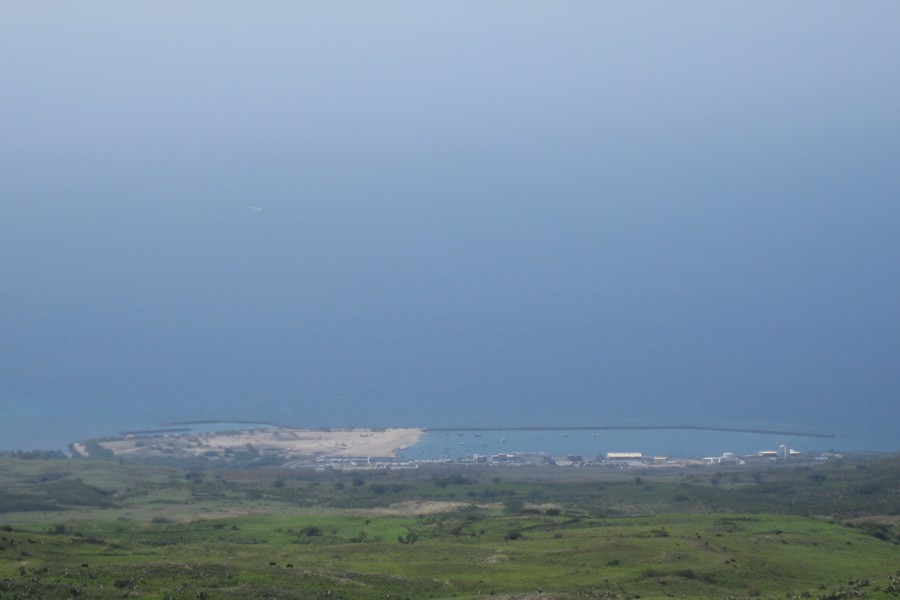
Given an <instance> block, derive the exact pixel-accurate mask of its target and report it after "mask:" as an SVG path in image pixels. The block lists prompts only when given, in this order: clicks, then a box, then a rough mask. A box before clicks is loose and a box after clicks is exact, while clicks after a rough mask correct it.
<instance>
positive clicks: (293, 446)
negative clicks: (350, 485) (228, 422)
mask: <svg viewBox="0 0 900 600" xmlns="http://www.w3.org/2000/svg"><path fill="white" fill-rule="evenodd" d="M213 423H219V421H214V422H213ZM244 424H246V422H244ZM424 434H425V430H424V429H414V428H396V429H355V428H354V429H327V430H326V429H288V428H281V427H279V428H273V427H271V426H269V427H267V428H262V429H240V430H231V431H218V432H209V433H203V432H192V433H177V434H165V433H163V434H151V435H138V434H131V435H127V436H125V437H123V438H118V439H114V440H100V441H97V442H96V443H97V445H98V446H100V447H101V448H102V449H103V450H104V451H107V452H110V453H112V454H113V455H114V456H121V457H125V456H127V457H136V458H137V457H167V458H199V457H210V458H216V457H219V458H227V457H231V456H236V455H243V456H247V455H251V456H252V455H256V456H262V455H270V456H277V457H278V458H279V459H281V460H285V461H291V460H299V459H307V460H310V459H312V460H317V459H324V458H373V457H377V458H395V457H396V456H397V454H398V453H399V452H400V451H402V450H405V449H406V448H408V447H410V446H412V445H413V444H415V443H416V442H417V441H419V439H420V438H421V437H422V436H423V435H424ZM71 448H72V451H73V452H76V453H78V454H80V455H82V456H88V455H89V453H90V451H89V449H88V447H87V445H86V444H85V443H84V442H76V443H74V444H72V445H71Z"/></svg>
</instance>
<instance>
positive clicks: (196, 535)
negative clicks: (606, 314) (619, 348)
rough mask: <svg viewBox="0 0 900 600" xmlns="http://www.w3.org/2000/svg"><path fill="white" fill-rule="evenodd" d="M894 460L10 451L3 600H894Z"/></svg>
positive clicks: (899, 529)
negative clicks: (417, 462) (420, 462)
mask: <svg viewBox="0 0 900 600" xmlns="http://www.w3.org/2000/svg"><path fill="white" fill-rule="evenodd" d="M898 515H900V459H898V458H897V457H888V458H881V459H867V460H856V461H851V460H845V461H840V462H835V463H831V464H825V465H816V466H815V467H811V466H796V467H790V466H786V467H777V468H774V467H769V468H767V467H758V468H753V469H751V468H732V469H702V470H690V469H686V470H682V471H678V472H666V473H662V474H660V473H655V472H651V471H645V472H633V471H621V470H612V471H610V470H605V469H595V470H590V469H558V468H534V469H515V468H487V467H472V468H466V469H459V468H446V469H433V470H425V469H419V470H415V471H390V472H388V471H378V472H350V473H341V472H322V473H316V472H310V471H298V470H279V469H246V470H240V471H196V470H194V471H183V470H179V469H177V468H172V467H162V466H152V465H142V464H130V463H127V462H105V461H99V460H98V461H93V460H91V461H88V460H65V459H53V460H41V459H36V460H23V459H20V458H12V457H0V598H42V599H43V598H46V599H48V600H52V599H56V598H60V599H63V598H76V597H77V598H98V599H102V598H148V599H149V598H155V599H164V598H192V599H197V598H209V599H212V598H222V599H234V598H346V599H368V598H394V599H396V598H411V599H418V598H492V597H493V598H529V599H569V598H622V599H626V598H672V597H676V598H717V599H724V598H779V599H782V598H824V599H837V598H864V597H868V598H876V599H877V598H897V597H898V596H900V545H898V543H900V518H898Z"/></svg>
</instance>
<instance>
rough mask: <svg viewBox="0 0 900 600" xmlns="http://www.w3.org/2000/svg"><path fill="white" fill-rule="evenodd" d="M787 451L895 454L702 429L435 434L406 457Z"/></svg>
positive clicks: (841, 440)
mask: <svg viewBox="0 0 900 600" xmlns="http://www.w3.org/2000/svg"><path fill="white" fill-rule="evenodd" d="M782 444H784V445H786V446H788V447H789V448H791V449H793V450H797V451H800V452H816V451H827V450H841V451H872V450H876V451H877V450H880V451H891V450H896V447H895V446H892V445H891V444H890V442H889V441H888V440H875V439H872V438H856V437H853V436H848V435H836V436H835V437H812V436H805V435H792V434H784V433H756V432H741V431H716V430H703V429H678V428H675V429H655V428H654V429H597V430H583V429H576V430H558V429H552V430H528V431H520V430H515V431H509V430H492V431H478V432H473V431H432V432H428V433H427V434H426V435H425V436H423V438H422V439H421V440H420V441H419V442H418V443H417V444H415V445H414V446H411V447H410V448H408V449H406V450H405V451H404V452H403V453H402V455H403V456H406V457H409V458H414V459H433V458H444V459H459V458H463V457H466V456H472V455H474V454H480V455H488V456H489V455H493V454H500V453H508V452H537V453H544V454H547V455H549V456H552V457H565V456H567V455H580V456H582V457H583V458H584V459H585V460H588V459H592V458H595V457H597V456H599V455H601V454H606V453H607V452H641V453H643V454H644V455H645V456H674V457H698V458H699V457H705V456H721V455H722V454H724V453H725V452H732V453H734V454H736V455H747V454H756V453H757V452H760V451H763V450H777V449H778V447H779V446H780V445H782Z"/></svg>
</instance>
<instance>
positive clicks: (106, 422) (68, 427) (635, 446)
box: [0, 402, 900, 459]
mask: <svg viewBox="0 0 900 600" xmlns="http://www.w3.org/2000/svg"><path fill="white" fill-rule="evenodd" d="M0 411H2V415H3V419H2V420H0V450H32V449H60V450H65V449H67V448H68V446H69V445H70V444H71V443H73V442H75V441H79V440H85V439H90V438H97V437H113V436H116V435H119V434H121V433H122V432H125V431H135V430H153V429H173V428H174V429H182V428H186V429H189V430H191V431H226V430H237V429H243V428H258V427H267V426H273V425H282V426H289V427H370V426H371V427H385V426H387V427H390V426H399V427H416V426H421V425H422V424H417V423H412V422H399V423H385V422H383V421H379V422H375V423H365V422H360V420H359V419H354V420H353V421H352V422H338V421H337V420H336V419H335V420H332V421H331V422H321V421H317V422H313V423H310V422H303V421H302V420H301V419H291V418H290V415H289V414H285V413H284V412H278V411H272V412H273V413H274V414H267V413H266V412H265V411H256V412H255V414H253V415H247V414H246V413H238V414H240V415H242V416H244V418H238V419H229V420H223V419H216V418H214V416H212V415H208V414H207V413H204V412H202V411H197V410H196V409H195V408H194V409H192V408H185V409H184V410H183V411H181V412H180V411H179V410H177V409H176V408H175V407H170V408H169V409H166V410H163V411H161V412H162V413H163V414H162V415H161V414H160V411H159V406H146V405H142V404H138V405H135V406H130V405H121V406H120V407H119V409H109V410H94V411H81V410H80V409H79V408H78V407H77V406H72V407H70V408H69V409H68V410H66V409H65V408H56V409H55V410H51V408H50V407H48V406H46V405H42V404H32V403H27V402H18V403H17V402H4V403H0ZM180 416H181V417H183V419H179V417H180ZM161 417H164V418H161ZM207 417H209V418H208V419H207ZM269 417H271V418H269ZM482 418H484V415H482ZM203 419H206V420H203ZM429 425H431V424H424V426H426V427H427V426H429ZM514 425H516V426H520V425H521V423H515V424H514ZM569 425H571V426H576V424H575V423H569ZM577 425H578V427H579V429H568V430H567V429H563V428H559V427H554V428H553V429H545V430H509V429H500V428H498V429H496V430H483V431H469V430H448V431H443V430H441V431H428V432H427V433H426V434H425V435H424V436H423V437H422V438H421V440H420V441H419V442H418V443H417V444H415V445H413V446H411V447H410V448H408V449H406V450H405V451H404V452H403V456H407V457H409V458H416V459H440V458H450V459H457V458H461V457H465V456H471V455H474V454H482V455H491V454H498V453H502V452H539V453H546V454H549V455H551V456H554V457H563V456H566V455H569V454H577V455H581V456H583V457H584V458H586V459H588V458H593V457H595V456H598V455H600V454H604V453H607V452H642V453H644V454H645V455H661V456H677V457H686V456H692V457H702V456H720V455H721V454H723V453H725V452H733V453H735V454H753V453H756V452H758V451H761V450H773V449H777V448H778V446H780V445H782V444H784V445H787V446H789V447H790V448H792V449H795V450H798V451H802V452H813V451H827V450H838V451H854V452H860V451H874V452H897V451H900V440H898V436H897V433H896V430H895V428H894V426H893V424H890V423H886V424H883V425H882V426H881V427H877V426H876V427H870V428H859V427H856V428H840V427H832V428H829V427H827V426H824V425H820V426H818V427H813V426H810V427H809V428H808V429H805V430H804V429H798V428H796V427H784V426H779V425H778V424H772V425H771V427H772V428H773V429H776V430H779V431H808V432H812V433H821V434H825V435H823V436H820V437H816V436H808V435H794V434H790V433H760V432H744V431H720V430H706V429H679V428H672V429H658V428H654V429H640V428H633V429H600V428H598V429H596V430H589V429H580V427H581V424H577ZM710 425H711V426H713V427H715V426H717V425H720V424H717V423H712V424H710ZM761 425H764V423H759V422H757V423H754V428H758V429H763V428H764V427H762V426H761ZM826 436H827V437H826Z"/></svg>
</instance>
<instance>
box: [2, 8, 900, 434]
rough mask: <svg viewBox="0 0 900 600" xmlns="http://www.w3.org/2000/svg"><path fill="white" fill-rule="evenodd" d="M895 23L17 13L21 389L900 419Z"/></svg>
mask: <svg viewBox="0 0 900 600" xmlns="http://www.w3.org/2000/svg"><path fill="white" fill-rule="evenodd" d="M898 32H900V4H898V3H897V2H894V1H889V2H853V3H851V2H828V1H817V2H803V1H800V2H781V1H777V2H775V1H772V2H743V3H740V2H728V3H723V2H713V1H704V2H677V3H674V2H593V1H592V2H524V1H523V2H491V1H487V2H485V1H478V2H474V1H473V2H465V1H458V0H454V1H452V2H450V1H447V2H418V1H416V2H413V1H410V2H376V3H364V2H358V3H354V2H330V1H329V2H318V3H308V2H249V1H248V2H191V3H184V2H161V1H154V2H149V1H143V0H138V1H136V2H90V1H88V2H79V3H64V2H46V3H39V2H31V1H13V0H4V1H3V2H2V3H0V282H2V284H0V410H4V411H6V412H7V413H8V414H13V415H17V417H16V418H20V417H22V415H23V414H24V413H25V412H28V411H32V412H33V413H36V414H57V415H59V414H62V415H67V416H68V417H69V418H71V419H73V420H85V421H87V420H90V419H91V418H94V417H95V416H96V415H98V414H110V413H111V412H116V411H122V412H123V413H128V412H129V411H131V412H132V413H133V412H134V411H139V410H143V411H145V412H146V413H147V414H152V415H154V417H156V416H158V417H159V418H161V419H166V418H186V419H189V418H225V419H246V418H260V419H272V420H279V421H281V422H288V423H289V424H292V425H315V426H322V425H331V426H341V425H379V426H383V425H426V426H427V425H433V426H437V425H442V424H457V425H463V424H474V423H491V424H499V423H503V422H509V423H511V424H543V423H551V422H556V423H584V422H588V421H589V422H591V423H605V422H614V423H671V422H679V423H680V422H710V423H712V422H715V423H726V424H732V425H741V424H753V425H759V424H769V423H787V424H791V425H803V424H808V423H814V424H815V426H813V427H812V428H813V429H822V428H823V427H850V426H855V427H881V428H882V429H885V428H893V427H894V425H892V423H896V422H897V421H898V420H900V408H898V406H900V403H898V394H897V391H898V383H900V100H898V99H900V34H898ZM23 407H24V408H23ZM129 414H131V413H129ZM22 418H24V417H22ZM8 422H11V421H8Z"/></svg>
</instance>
